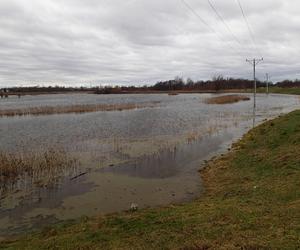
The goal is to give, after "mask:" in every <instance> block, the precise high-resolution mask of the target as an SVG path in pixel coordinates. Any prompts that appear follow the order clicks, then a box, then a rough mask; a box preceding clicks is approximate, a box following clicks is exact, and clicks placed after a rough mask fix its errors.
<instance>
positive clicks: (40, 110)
mask: <svg viewBox="0 0 300 250" xmlns="http://www.w3.org/2000/svg"><path fill="white" fill-rule="evenodd" d="M157 104H158V102H150V103H138V104H130V103H124V104H83V105H71V106H42V107H31V108H21V109H2V110H1V109H0V117H3V116H23V115H51V114H67V113H87V112H98V111H122V110H130V109H139V108H153V107H156V105H157Z"/></svg>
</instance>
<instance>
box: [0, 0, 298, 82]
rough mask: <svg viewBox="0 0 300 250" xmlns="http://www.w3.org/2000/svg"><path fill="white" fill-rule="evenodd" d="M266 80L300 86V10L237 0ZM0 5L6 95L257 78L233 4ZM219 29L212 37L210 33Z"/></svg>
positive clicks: (0, 64)
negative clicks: (46, 88)
mask: <svg viewBox="0 0 300 250" xmlns="http://www.w3.org/2000/svg"><path fill="white" fill-rule="evenodd" d="M240 1H241V3H242V5H243V7H244V10H245V13H246V15H247V18H248V20H249V23H250V25H251V29H252V31H253V33H254V35H255V41H256V43H257V47H258V48H259V51H261V53H262V54H263V56H264V58H265V63H263V64H261V65H260V66H259V68H258V77H260V78H261V79H263V77H264V75H265V73H266V72H269V73H270V75H271V76H273V80H275V81H276V80H281V79H285V78H290V79H292V78H296V77H299V66H300V63H299V60H298V55H299V53H300V48H299V42H300V17H299V15H298V11H299V9H300V3H299V1H296V0H285V1H284V0H265V1H258V0H253V1H245V0H240ZM186 2H188V4H189V5H191V7H192V8H193V9H194V10H195V11H196V12H197V13H198V14H199V16H200V17H201V18H202V19H204V20H205V22H207V23H208V25H209V27H208V26H206V25H204V24H203V23H202V22H201V21H200V19H199V18H198V17H197V16H195V15H194V14H193V13H192V12H191V11H190V10H189V9H187V8H186V6H185V5H184V4H183V3H182V1H181V0H164V1H160V0H152V1H147V0H127V1H121V0H86V1H80V0H43V1H40V0H3V1H0V86H16V85H19V86H20V85H25V84H45V85H47V84H56V83H60V84H65V85H81V84H84V83H86V84H104V83H119V84H145V83H154V82H155V81H157V80H164V79H169V78H173V77H174V76H176V75H180V76H183V77H192V78H193V79H208V78H210V77H211V76H213V75H215V74H223V75H224V76H234V77H245V78H251V67H250V65H248V64H247V63H246V62H245V59H246V58H247V57H249V58H252V57H259V56H260V54H259V53H258V52H257V51H256V49H255V46H254V45H253V42H252V40H251V37H250V35H249V31H248V29H247V26H246V24H245V22H244V20H243V17H242V14H241V11H240V9H239V6H238V4H237V2H236V0H232V1H221V0H211V2H212V3H213V4H214V6H215V8H216V9H217V10H218V12H219V13H220V14H221V15H222V17H223V18H224V20H225V22H226V23H227V25H228V26H229V27H230V29H231V30H232V33H234V35H235V36H236V37H237V38H238V40H239V41H240V44H238V43H237V42H236V41H235V40H234V39H233V36H232V34H230V32H229V31H228V29H227V28H226V27H225V26H224V24H223V23H222V22H221V21H220V20H219V19H218V17H217V16H216V14H215V13H214V12H213V10H212V9H211V8H210V6H209V4H208V2H207V1H198V0H186ZM212 30H213V31H212Z"/></svg>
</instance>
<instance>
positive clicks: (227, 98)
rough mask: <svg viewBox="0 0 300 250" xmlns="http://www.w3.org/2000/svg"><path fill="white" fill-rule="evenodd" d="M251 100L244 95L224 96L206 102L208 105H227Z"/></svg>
mask: <svg viewBox="0 0 300 250" xmlns="http://www.w3.org/2000/svg"><path fill="white" fill-rule="evenodd" d="M249 100H250V98H249V97H248V96H244V95H223V96H217V97H211V98H208V99H206V100H205V102H206V103H207V104H227V103H235V102H240V101H249Z"/></svg>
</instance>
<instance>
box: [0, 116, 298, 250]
mask: <svg viewBox="0 0 300 250" xmlns="http://www.w3.org/2000/svg"><path fill="white" fill-rule="evenodd" d="M299 152H300V111H295V112H292V113H290V114H288V115H286V116H283V117H280V118H277V119H275V120H273V121H269V122H266V123H265V124H263V125H261V126H259V127H257V128H255V129H253V130H252V131H250V132H249V133H248V134H247V135H245V136H244V138H243V139H242V140H241V141H239V142H238V143H236V144H235V145H234V146H233V150H232V151H231V152H229V153H228V154H226V155H225V156H222V157H220V158H218V159H216V160H213V161H211V162H210V163H209V164H208V166H207V167H206V168H205V169H204V170H202V171H201V175H202V178H203V181H204V186H205V192H204V193H203V195H202V196H201V197H200V198H199V199H198V200H196V201H194V202H190V203H187V204H182V205H177V206H169V207H165V208H155V209H146V210H141V211H138V212H134V213H122V214H117V215H109V216H105V217H98V218H95V217H94V218H85V219H82V220H80V221H77V222H76V223H75V222H73V223H71V224H66V225H63V224H61V225H58V226H56V227H54V228H48V229H45V230H44V231H43V232H39V233H35V234H31V235H27V236H23V237H21V238H18V239H12V240H7V241H5V242H2V245H1V244H0V249H299V246H300V153H299ZM179 184H180V183H179Z"/></svg>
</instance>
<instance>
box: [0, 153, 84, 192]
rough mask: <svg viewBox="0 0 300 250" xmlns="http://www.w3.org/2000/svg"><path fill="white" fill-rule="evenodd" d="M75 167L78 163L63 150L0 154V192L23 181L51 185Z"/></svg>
mask: <svg viewBox="0 0 300 250" xmlns="http://www.w3.org/2000/svg"><path fill="white" fill-rule="evenodd" d="M77 165H78V161H77V160H76V159H75V158H74V157H70V156H69V155H68V154H67V153H66V152H65V151H64V150H57V149H50V150H47V151H44V152H36V153H7V152H0V191H1V190H2V191H4V190H6V189H7V188H8V187H9V188H12V187H13V186H14V185H15V184H16V183H18V182H24V181H25V182H29V183H33V184H36V185H39V186H42V185H48V184H51V183H52V182H54V181H55V180H56V179H57V178H59V177H61V176H62V175H63V174H64V172H65V171H69V170H70V169H73V168H76V166H77ZM29 183H26V184H29ZM0 198H1V192H0Z"/></svg>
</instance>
